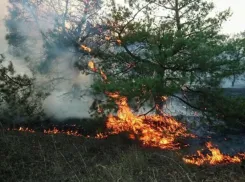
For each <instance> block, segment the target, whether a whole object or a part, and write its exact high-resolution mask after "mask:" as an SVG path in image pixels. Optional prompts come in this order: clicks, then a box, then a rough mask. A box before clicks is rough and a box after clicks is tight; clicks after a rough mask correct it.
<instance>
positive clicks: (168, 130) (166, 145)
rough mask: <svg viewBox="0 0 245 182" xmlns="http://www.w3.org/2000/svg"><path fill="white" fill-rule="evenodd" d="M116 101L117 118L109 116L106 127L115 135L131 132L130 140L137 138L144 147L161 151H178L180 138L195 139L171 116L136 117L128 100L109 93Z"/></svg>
mask: <svg viewBox="0 0 245 182" xmlns="http://www.w3.org/2000/svg"><path fill="white" fill-rule="evenodd" d="M107 95H108V96H109V97H111V98H114V99H115V100H116V104H117V106H118V112H117V117H116V116H113V115H109V116H108V120H107V123H106V126H107V128H108V129H111V130H112V133H113V134H118V133H120V132H129V133H130V135H129V138H131V139H134V138H135V136H137V137H138V140H139V141H141V142H142V144H143V146H149V147H158V148H161V149H178V148H180V147H179V143H178V142H175V140H176V138H178V137H194V136H193V135H191V134H189V133H188V132H187V129H186V127H185V126H183V125H182V124H181V123H179V122H177V121H176V120H175V119H174V118H172V117H170V116H166V115H165V116H162V115H149V116H138V115H135V114H134V113H133V112H132V111H131V109H130V107H129V106H128V103H127V98H126V97H123V96H120V95H119V94H118V93H107Z"/></svg>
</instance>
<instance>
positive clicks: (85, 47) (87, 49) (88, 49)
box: [81, 45, 91, 52]
mask: <svg viewBox="0 0 245 182" xmlns="http://www.w3.org/2000/svg"><path fill="white" fill-rule="evenodd" d="M81 49H83V50H84V51H87V52H91V48H89V47H87V46H85V45H81Z"/></svg>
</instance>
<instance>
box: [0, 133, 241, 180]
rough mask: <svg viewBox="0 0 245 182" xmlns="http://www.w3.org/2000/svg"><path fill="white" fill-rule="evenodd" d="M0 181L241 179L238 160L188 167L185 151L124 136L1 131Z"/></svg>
mask: <svg viewBox="0 0 245 182" xmlns="http://www.w3.org/2000/svg"><path fill="white" fill-rule="evenodd" d="M0 145H1V149H0V157H1V163H0V181H91V182H92V181H93V182H94V181H222V182H223V181H244V180H245V171H244V167H243V164H229V165H218V166H201V167H196V166H191V165H187V164H185V163H184V162H183V161H182V159H181V156H182V154H181V153H182V152H184V151H176V152H175V151H163V150H158V149H149V148H141V147H139V145H137V144H136V143H132V142H130V141H129V140H128V139H126V137H124V136H123V135H116V136H111V137H109V138H107V139H103V140H98V139H92V138H90V139H85V138H83V137H73V136H65V135H62V134H59V135H44V134H42V133H39V132H36V133H26V132H25V133H20V132H17V131H8V132H1V137H0Z"/></svg>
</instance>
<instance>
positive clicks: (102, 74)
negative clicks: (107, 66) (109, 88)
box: [100, 70, 107, 80]
mask: <svg viewBox="0 0 245 182" xmlns="http://www.w3.org/2000/svg"><path fill="white" fill-rule="evenodd" d="M100 74H101V76H102V78H103V79H104V80H107V76H106V74H105V73H104V72H103V71H102V70H100Z"/></svg>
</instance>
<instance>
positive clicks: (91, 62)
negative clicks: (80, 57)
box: [88, 61, 96, 72]
mask: <svg viewBox="0 0 245 182" xmlns="http://www.w3.org/2000/svg"><path fill="white" fill-rule="evenodd" d="M88 66H89V68H90V69H91V70H92V71H94V72H95V71H96V68H95V65H94V62H93V61H89V62H88Z"/></svg>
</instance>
